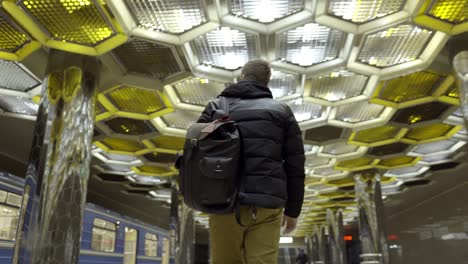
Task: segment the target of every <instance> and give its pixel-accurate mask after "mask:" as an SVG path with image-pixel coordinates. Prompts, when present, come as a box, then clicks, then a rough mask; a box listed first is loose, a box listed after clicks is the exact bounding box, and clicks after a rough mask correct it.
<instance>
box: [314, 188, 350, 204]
mask: <svg viewBox="0 0 468 264" xmlns="http://www.w3.org/2000/svg"><path fill="white" fill-rule="evenodd" d="M319 197H320V198H327V199H331V200H333V201H335V202H336V201H339V200H345V199H353V198H355V197H356V195H355V194H354V193H353V192H342V191H337V192H330V193H324V194H320V195H319Z"/></svg>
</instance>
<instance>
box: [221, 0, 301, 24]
mask: <svg viewBox="0 0 468 264" xmlns="http://www.w3.org/2000/svg"><path fill="white" fill-rule="evenodd" d="M229 2H230V11H231V13H232V14H233V15H235V16H239V17H245V18H248V19H252V20H256V21H259V22H261V23H271V22H273V21H276V20H278V19H280V18H282V17H285V16H287V15H290V14H293V13H295V12H298V11H300V10H302V9H303V8H304V0H286V1H285V0H279V1H255V0H230V1H229Z"/></svg>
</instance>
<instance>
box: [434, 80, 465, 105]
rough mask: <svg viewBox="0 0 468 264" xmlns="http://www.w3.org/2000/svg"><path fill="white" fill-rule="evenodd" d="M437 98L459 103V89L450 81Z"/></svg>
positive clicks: (442, 100) (446, 101) (445, 101)
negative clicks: (450, 83) (449, 84)
mask: <svg viewBox="0 0 468 264" xmlns="http://www.w3.org/2000/svg"><path fill="white" fill-rule="evenodd" d="M437 99H438V100H439V101H441V102H444V103H448V104H452V105H460V90H459V88H458V86H457V85H456V84H455V83H452V85H451V86H449V87H448V88H447V89H446V90H445V91H444V92H443V93H442V95H441V96H439V97H438V98H437Z"/></svg>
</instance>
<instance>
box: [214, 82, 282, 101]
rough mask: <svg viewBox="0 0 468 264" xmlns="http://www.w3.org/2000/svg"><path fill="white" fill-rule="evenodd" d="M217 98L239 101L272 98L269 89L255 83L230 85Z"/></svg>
mask: <svg viewBox="0 0 468 264" xmlns="http://www.w3.org/2000/svg"><path fill="white" fill-rule="evenodd" d="M219 96H223V97H235V98H241V99H256V98H273V95H272V93H271V91H270V89H268V87H266V86H263V85H261V84H260V83H258V82H256V81H240V82H238V83H235V84H232V85H230V86H229V87H227V88H226V89H224V91H223V92H222V93H221V94H220V95H219Z"/></svg>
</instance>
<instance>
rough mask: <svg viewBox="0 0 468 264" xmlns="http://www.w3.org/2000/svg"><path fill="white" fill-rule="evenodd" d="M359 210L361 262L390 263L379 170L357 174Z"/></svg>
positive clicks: (371, 263) (369, 263)
mask: <svg viewBox="0 0 468 264" xmlns="http://www.w3.org/2000/svg"><path fill="white" fill-rule="evenodd" d="M355 182H356V183H355V184H356V185H355V189H356V198H357V205H358V210H359V216H358V217H359V220H358V222H359V236H360V239H361V243H362V254H361V260H362V261H361V263H362V264H364V263H367V264H389V263H390V260H389V258H390V257H389V252H388V245H387V238H386V235H385V229H384V225H383V222H382V221H383V217H384V216H383V202H382V191H381V186H380V176H379V174H378V172H375V171H369V172H363V173H359V174H356V175H355Z"/></svg>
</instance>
